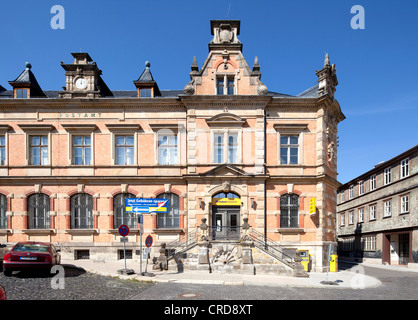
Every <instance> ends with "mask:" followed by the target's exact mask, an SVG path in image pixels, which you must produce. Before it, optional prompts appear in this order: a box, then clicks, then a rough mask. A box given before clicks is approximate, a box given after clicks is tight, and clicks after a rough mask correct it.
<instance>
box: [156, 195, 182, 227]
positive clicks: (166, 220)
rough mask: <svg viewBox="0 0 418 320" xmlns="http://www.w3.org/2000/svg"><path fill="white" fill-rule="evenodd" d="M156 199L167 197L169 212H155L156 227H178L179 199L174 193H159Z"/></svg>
mask: <svg viewBox="0 0 418 320" xmlns="http://www.w3.org/2000/svg"><path fill="white" fill-rule="evenodd" d="M157 198H158V199H169V207H168V209H169V212H167V213H165V212H157V228H158V229H167V228H179V227H180V213H179V212H180V209H179V208H180V206H179V204H180V199H179V196H178V195H176V194H174V193H161V194H159V195H158V196H157Z"/></svg>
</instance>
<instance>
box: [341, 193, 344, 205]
mask: <svg viewBox="0 0 418 320" xmlns="http://www.w3.org/2000/svg"><path fill="white" fill-rule="evenodd" d="M344 201H345V194H344V191H342V192H341V203H343V202H344Z"/></svg>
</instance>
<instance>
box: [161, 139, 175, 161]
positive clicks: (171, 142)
mask: <svg viewBox="0 0 418 320" xmlns="http://www.w3.org/2000/svg"><path fill="white" fill-rule="evenodd" d="M158 164H160V165H175V164H177V136H176V135H158Z"/></svg>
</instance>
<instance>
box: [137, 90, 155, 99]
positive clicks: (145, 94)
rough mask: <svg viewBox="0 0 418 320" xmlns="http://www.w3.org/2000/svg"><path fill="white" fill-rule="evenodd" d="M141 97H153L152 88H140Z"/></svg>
mask: <svg viewBox="0 0 418 320" xmlns="http://www.w3.org/2000/svg"><path fill="white" fill-rule="evenodd" d="M139 97H140V98H152V90H151V89H150V88H143V89H139Z"/></svg>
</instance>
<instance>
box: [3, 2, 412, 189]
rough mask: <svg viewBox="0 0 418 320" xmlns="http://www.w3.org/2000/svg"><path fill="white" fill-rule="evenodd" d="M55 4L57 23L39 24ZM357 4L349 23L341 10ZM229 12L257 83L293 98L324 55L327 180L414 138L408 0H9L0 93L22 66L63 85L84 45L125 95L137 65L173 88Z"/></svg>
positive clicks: (50, 85) (366, 166)
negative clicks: (330, 146) (60, 19)
mask: <svg viewBox="0 0 418 320" xmlns="http://www.w3.org/2000/svg"><path fill="white" fill-rule="evenodd" d="M53 5H62V6H63V7H64V9H65V29H64V30H53V29H52V28H51V26H50V21H51V18H52V17H53V16H54V14H51V13H50V11H51V7H52V6H53ZM354 5H362V6H363V7H364V9H365V29H364V30H353V29H352V28H351V26H350V21H351V19H352V17H353V16H354V14H351V13H350V10H351V7H352V6H354ZM212 19H239V20H241V35H240V36H239V39H240V40H241V42H242V43H243V44H244V47H243V53H244V56H245V58H246V59H247V61H248V63H249V64H250V66H252V64H253V61H254V57H255V56H256V55H257V56H258V57H259V62H260V65H261V71H262V81H263V82H264V83H265V84H266V85H267V87H268V88H269V90H271V91H276V92H280V93H287V94H298V93H300V92H302V91H304V90H305V89H307V88H309V87H311V86H312V85H314V84H315V83H316V81H317V77H316V75H315V70H319V69H321V68H322V66H323V62H324V56H325V53H326V52H329V54H330V58H331V63H335V64H336V67H337V76H338V81H339V85H338V87H337V91H336V98H337V99H338V101H339V103H340V105H341V108H342V111H343V113H344V114H345V115H346V117H347V119H346V120H345V121H343V122H342V123H340V125H339V148H338V171H339V181H340V182H342V183H345V182H347V181H349V180H351V179H353V178H355V177H356V176H358V175H360V174H362V173H364V172H366V171H368V170H370V169H372V168H373V166H374V165H376V164H377V163H379V162H381V161H384V160H388V159H390V158H392V157H394V156H396V155H397V154H399V153H401V152H403V151H406V150H407V149H409V148H411V147H413V146H415V145H416V144H417V141H418V139H417V137H418V134H417V126H418V1H416V0H400V1H387V0H380V1H376V0H373V1H371V0H338V1H336V0H329V1H312V0H299V1H277V0H271V1H267V0H259V1H237V0H225V1H218V0H215V1H197V0H194V1H165V0H164V1H139V0H124V1H106V0H101V1H99V0H83V1H80V0H71V1H70V0H54V1H49V0H42V1H33V0H21V1H4V0H3V1H2V3H1V6H0V32H1V42H0V43H1V44H0V48H1V50H0V84H1V85H3V86H4V87H5V88H7V89H10V88H11V87H10V85H9V84H8V82H7V81H10V80H14V79H15V78H16V77H17V76H18V75H19V74H20V73H21V72H22V71H23V69H24V68H25V62H26V61H29V62H30V63H31V64H32V71H33V72H34V74H35V76H36V77H37V79H38V82H39V84H40V85H41V87H42V89H44V90H60V89H61V87H62V86H64V85H65V76H64V70H63V69H62V68H61V66H60V61H64V62H66V63H71V62H72V61H73V58H72V56H71V54H70V53H71V52H80V51H82V52H88V53H89V54H90V56H91V57H92V58H93V60H94V61H96V62H97V64H98V66H99V68H100V69H102V70H103V79H104V81H105V82H106V83H107V85H108V86H109V88H110V89H111V90H133V89H134V85H133V83H132V81H133V80H136V79H138V77H139V76H140V74H141V73H142V71H143V69H144V62H145V61H146V60H149V61H151V70H152V73H153V75H154V78H155V79H156V80H157V82H158V85H159V87H160V89H173V90H174V89H180V90H181V89H183V87H184V86H185V84H186V83H187V82H188V81H189V72H190V65H191V63H192V58H193V56H196V57H197V62H198V65H199V66H201V65H202V63H203V61H204V60H205V58H206V56H207V53H208V47H207V45H208V43H209V41H210V40H211V39H212V36H211V34H210V20H212Z"/></svg>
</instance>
